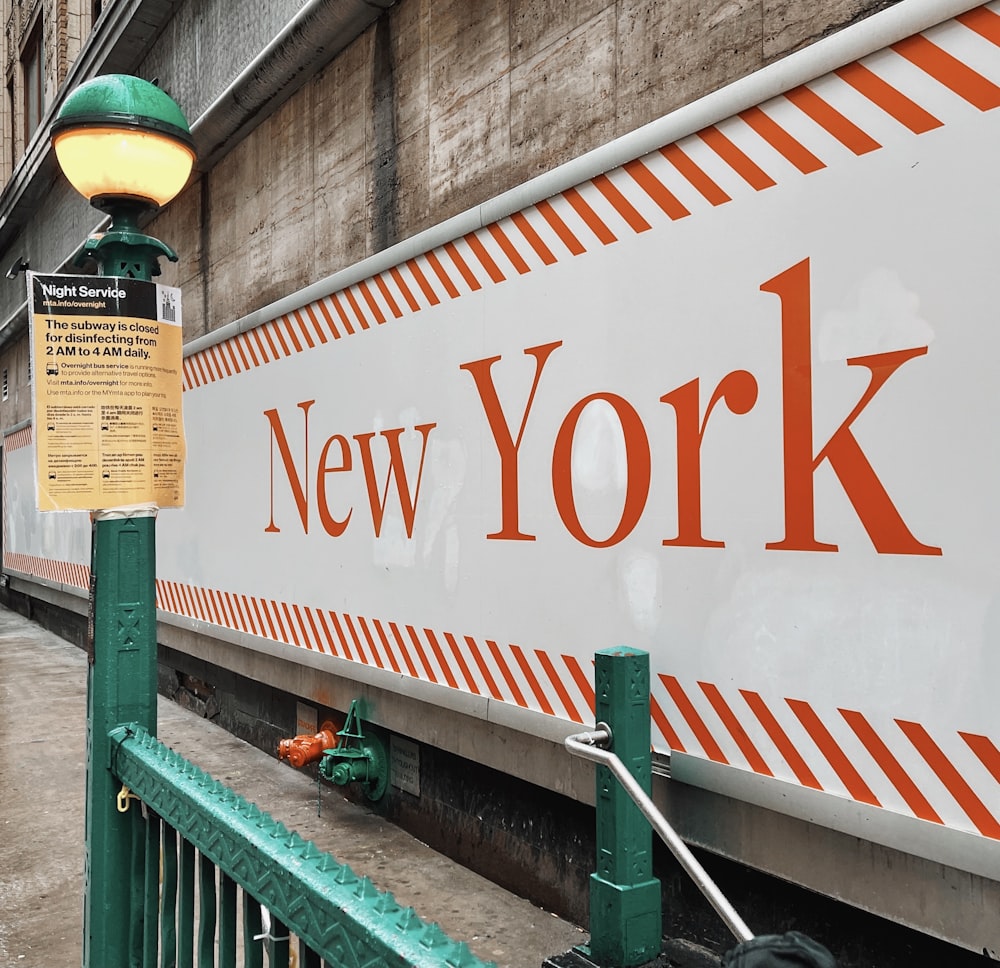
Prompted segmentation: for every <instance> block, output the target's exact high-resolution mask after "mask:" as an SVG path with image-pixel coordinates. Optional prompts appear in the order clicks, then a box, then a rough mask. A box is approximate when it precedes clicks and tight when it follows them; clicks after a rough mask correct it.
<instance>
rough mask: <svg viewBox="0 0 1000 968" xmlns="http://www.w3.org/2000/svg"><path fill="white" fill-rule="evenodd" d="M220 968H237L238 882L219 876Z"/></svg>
mask: <svg viewBox="0 0 1000 968" xmlns="http://www.w3.org/2000/svg"><path fill="white" fill-rule="evenodd" d="M219 968H236V881H234V880H233V879H232V878H231V877H229V876H228V875H227V874H220V875H219Z"/></svg>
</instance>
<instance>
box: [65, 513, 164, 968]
mask: <svg viewBox="0 0 1000 968" xmlns="http://www.w3.org/2000/svg"><path fill="white" fill-rule="evenodd" d="M154 514H155V511H141V512H136V514H135V515H129V516H127V517H122V516H121V515H120V514H119V515H117V516H110V514H109V512H103V511H102V512H98V513H97V514H96V515H95V522H94V530H93V537H92V552H91V569H92V575H93V579H92V580H93V586H92V589H93V593H92V600H91V622H92V628H93V653H92V656H93V658H92V664H91V665H90V667H89V669H88V677H87V800H86V802H87V809H86V820H85V827H86V830H85V837H86V861H85V871H86V886H85V891H84V927H83V965H84V968H108V966H112V965H126V964H127V963H128V956H129V923H130V922H129V919H128V918H127V917H126V916H125V915H126V911H127V908H128V904H129V887H128V883H127V880H126V878H125V877H123V876H122V875H123V872H125V871H128V870H129V869H130V862H129V848H130V845H131V827H130V824H129V817H128V814H121V813H118V810H117V809H116V803H115V801H116V797H117V795H118V791H119V789H120V788H121V783H120V782H119V781H118V780H117V778H116V777H115V775H114V773H113V772H112V771H113V767H114V764H113V763H111V761H110V751H111V743H110V740H109V738H108V734H109V733H110V732H111V730H113V729H115V728H116V727H118V726H123V725H128V724H130V723H133V722H135V723H138V724H139V725H141V726H143V727H145V728H146V729H148V730H149V731H150V732H151V733H154V734H155V732H156V589H155V576H154V570H155V566H154V561H155V547H154V545H155V539H154V525H155V518H154V517H153V515H154Z"/></svg>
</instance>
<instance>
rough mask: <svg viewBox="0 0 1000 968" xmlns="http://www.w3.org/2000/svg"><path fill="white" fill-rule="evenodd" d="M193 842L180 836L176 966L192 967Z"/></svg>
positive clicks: (179, 967)
mask: <svg viewBox="0 0 1000 968" xmlns="http://www.w3.org/2000/svg"><path fill="white" fill-rule="evenodd" d="M194 854H195V850H194V844H192V843H191V842H190V841H187V840H185V839H184V838H183V837H182V838H181V863H180V875H179V878H178V881H179V887H180V890H179V891H178V905H177V968H194Z"/></svg>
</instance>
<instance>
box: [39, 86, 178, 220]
mask: <svg viewBox="0 0 1000 968" xmlns="http://www.w3.org/2000/svg"><path fill="white" fill-rule="evenodd" d="M52 144H53V146H54V148H55V151H56V156H57V158H58V159H59V164H60V166H61V167H62V169H63V172H64V173H65V175H66V177H67V178H68V179H69V181H70V182H71V184H72V185H73V187H74V188H76V190H77V191H78V192H80V194H81V195H83V196H84V197H86V198H87V199H89V200H90V202H91V204H93V205H95V206H97V207H98V208H103V209H107V208H109V207H111V206H113V205H115V204H116V203H118V202H121V201H128V200H131V201H134V202H137V203H141V204H143V205H145V206H147V207H151V208H158V207H161V206H163V205H166V204H167V202H169V201H170V200H171V199H172V198H174V196H176V195H177V194H178V192H180V190H181V189H182V188H183V187H184V185H185V184H186V183H187V179H188V176H189V175H190V173H191V168H192V166H193V165H194V159H195V152H194V142H193V140H192V138H191V130H190V128H189V127H188V123H187V120H186V119H185V117H184V114H183V112H182V111H181V109H180V108H179V107H178V106H177V104H176V103H175V102H174V101H173V99H172V98H170V97H169V96H168V95H167V94H165V93H164V92H163V91H161V90H160V89H159V88H158V87H157V86H156V85H155V84H151V83H150V82H149V81H145V80H143V79H142V78H139V77H132V76H131V75H127V74H105V75H102V76H99V77H95V78H92V79H91V80H89V81H86V82H85V83H84V84H81V85H80V86H79V87H78V88H76V89H75V90H74V91H73V92H72V93H71V94H70V95H69V96H68V97H67V98H66V100H65V102H64V103H63V106H62V108H61V109H60V111H59V114H58V115H57V117H56V119H55V121H54V122H53V124H52Z"/></svg>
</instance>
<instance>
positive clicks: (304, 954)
mask: <svg viewBox="0 0 1000 968" xmlns="http://www.w3.org/2000/svg"><path fill="white" fill-rule="evenodd" d="M299 965H300V968H322V965H321V963H320V957H319V955H318V954H316V952H315V951H313V950H312V948H310V947H309V945H307V944H306V943H305V942H304V941H303V940H302V939H301V938H299Z"/></svg>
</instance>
